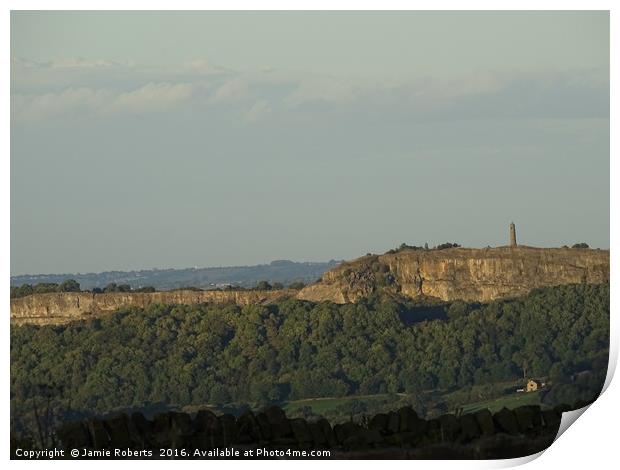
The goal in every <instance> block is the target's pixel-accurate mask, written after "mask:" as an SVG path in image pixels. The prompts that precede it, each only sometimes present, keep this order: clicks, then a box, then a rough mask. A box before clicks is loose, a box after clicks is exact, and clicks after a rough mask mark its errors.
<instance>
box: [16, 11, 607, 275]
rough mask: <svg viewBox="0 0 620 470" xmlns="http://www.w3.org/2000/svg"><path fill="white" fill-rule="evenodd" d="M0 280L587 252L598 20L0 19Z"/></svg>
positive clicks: (597, 164) (393, 16) (602, 58)
mask: <svg viewBox="0 0 620 470" xmlns="http://www.w3.org/2000/svg"><path fill="white" fill-rule="evenodd" d="M11 56H12V63H11V274H13V275H16V274H23V273H50V272H87V271H102V270H111V269H137V268H152V267H186V266H195V265H198V266H216V265H239V264H253V263H260V262H268V261H270V260H273V259H282V258H288V259H295V260H317V261H318V260H328V259H330V258H338V259H341V258H353V257H356V256H359V255H363V254H365V253H366V252H384V251H386V250H387V249H389V248H391V247H393V246H396V245H398V244H400V243H402V242H407V243H410V244H424V243H425V242H428V243H429V244H430V245H434V244H438V243H442V242H446V241H454V242H458V243H461V244H463V245H465V246H487V245H502V244H505V243H506V242H507V235H508V223H509V222H510V221H511V220H514V221H515V223H516V224H517V231H518V236H519V241H520V242H521V243H524V244H529V245H535V246H559V245H563V244H572V243H575V242H579V241H586V242H588V243H590V245H592V246H596V247H601V248H607V247H608V246H609V16H608V14H607V13H605V12H502V13H498V12H493V13H491V12H446V13H440V12H408V13H402V12H388V13H385V12H384V13H351V12H344V13H336V12H327V13H319V12H317V13H302V12H300V13H270V12H261V13H228V12H222V13H213V12H200V13H195V12H194V13H190V12H172V13H167V12H158V13H149V12H103V13H102V12H82V13H75V12H47V13H41V12H13V13H12V16H11Z"/></svg>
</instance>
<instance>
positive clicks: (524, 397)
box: [463, 392, 540, 413]
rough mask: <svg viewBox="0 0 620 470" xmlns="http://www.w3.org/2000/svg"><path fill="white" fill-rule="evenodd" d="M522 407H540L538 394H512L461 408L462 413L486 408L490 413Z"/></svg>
mask: <svg viewBox="0 0 620 470" xmlns="http://www.w3.org/2000/svg"><path fill="white" fill-rule="evenodd" d="M522 405H540V392H529V393H514V394H512V395H507V396H504V397H500V398H496V399H493V400H486V401H480V402H477V403H470V404H469V405H465V406H464V407H463V413H473V412H475V411H478V410H482V409H484V408H488V409H489V411H490V412H491V413H495V412H496V411H499V410H501V409H502V408H504V407H506V408H516V407H518V406H522Z"/></svg>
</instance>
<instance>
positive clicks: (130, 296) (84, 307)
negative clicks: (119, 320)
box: [11, 289, 297, 325]
mask: <svg viewBox="0 0 620 470" xmlns="http://www.w3.org/2000/svg"><path fill="white" fill-rule="evenodd" d="M296 292H297V291H291V290H288V289H282V290H271V291H254V290H247V291H246V290H239V291H232V290H226V291H215V290H213V291H195V290H176V291H166V292H152V293H122V292H115V293H106V294H93V293H90V292H63V293H50V294H34V295H28V296H26V297H20V298H16V299H11V323H12V324H16V325H19V324H25V323H30V324H39V325H43V324H60V323H67V322H70V321H74V320H80V319H85V318H89V317H92V316H95V315H100V314H105V313H111V312H114V311H115V310H118V309H120V308H125V307H146V306H148V305H150V304H155V303H160V304H185V305H194V304H200V303H206V302H213V303H229V302H232V303H235V304H237V305H247V304H252V303H265V302H269V301H272V300H275V299H278V298H280V297H285V296H291V295H293V294H294V293H296Z"/></svg>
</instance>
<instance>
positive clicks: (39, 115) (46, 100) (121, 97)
mask: <svg viewBox="0 0 620 470" xmlns="http://www.w3.org/2000/svg"><path fill="white" fill-rule="evenodd" d="M193 89H194V87H193V86H192V85H191V84H187V83H178V84H170V83H147V84H146V85H144V86H142V87H140V88H138V89H135V90H130V91H126V92H117V91H116V92H115V91H111V90H106V89H90V88H69V89H66V90H63V91H61V92H57V93H43V94H38V95H37V94H35V95H24V94H13V95H12V97H11V113H12V115H13V117H14V118H15V119H16V120H18V121H32V120H44V119H48V118H52V117H54V116H61V115H65V116H66V115H73V116H75V115H84V114H86V115H93V114H101V115H109V114H114V113H122V112H131V113H141V112H146V113H148V112H163V111H167V110H170V109H172V108H173V107H175V106H178V105H180V104H182V103H183V102H185V101H187V100H188V99H189V98H190V97H191V96H192V92H193Z"/></svg>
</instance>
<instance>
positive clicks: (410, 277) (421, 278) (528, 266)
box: [298, 246, 609, 303]
mask: <svg viewBox="0 0 620 470" xmlns="http://www.w3.org/2000/svg"><path fill="white" fill-rule="evenodd" d="M608 281H609V251H608V250H591V249H572V248H532V247H525V246H519V247H499V248H483V249H473V248H450V249H446V250H413V249H405V250H403V251H400V252H398V253H392V254H385V255H371V256H365V257H362V258H359V259H356V260H353V261H350V262H346V263H343V264H341V265H340V266H338V267H336V268H334V269H332V270H330V271H327V272H326V273H325V274H324V275H323V277H322V280H321V281H320V282H318V283H316V284H313V285H310V286H307V287H305V288H304V289H303V290H301V291H300V293H299V294H298V298H299V299H303V300H311V301H322V300H329V301H332V302H336V303H349V302H357V301H358V300H359V299H360V298H361V297H364V296H367V295H369V294H372V293H374V292H377V291H384V292H391V293H398V294H401V295H404V296H407V297H412V298H413V297H420V296H430V297H437V298H440V299H443V300H455V299H462V300H465V301H477V302H486V301H490V300H493V299H497V298H501V297H514V296H519V295H524V294H527V293H528V292H529V291H530V290H532V289H534V288H537V287H548V286H555V285H560V284H572V283H580V282H587V283H602V282H608Z"/></svg>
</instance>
